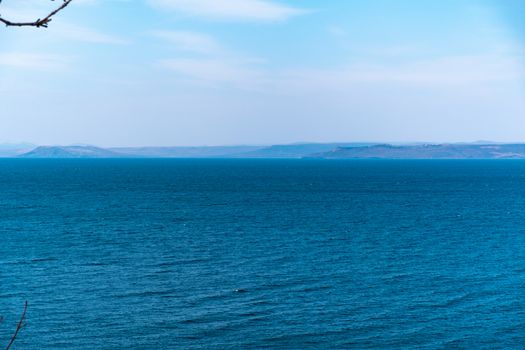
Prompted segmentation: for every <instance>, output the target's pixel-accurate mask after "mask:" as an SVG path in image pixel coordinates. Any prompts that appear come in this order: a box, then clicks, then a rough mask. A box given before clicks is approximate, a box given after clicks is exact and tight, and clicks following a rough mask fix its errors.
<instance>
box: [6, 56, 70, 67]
mask: <svg viewBox="0 0 525 350" xmlns="http://www.w3.org/2000/svg"><path fill="white" fill-rule="evenodd" d="M68 63H69V59H68V58H67V57H64V56H61V55H54V54H40V53H38V54H35V53H20V52H11V53H0V66H8V67H11V68H20V69H34V70H57V69H61V68H64V67H66V66H67V65H68Z"/></svg>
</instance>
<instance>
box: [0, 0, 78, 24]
mask: <svg viewBox="0 0 525 350" xmlns="http://www.w3.org/2000/svg"><path fill="white" fill-rule="evenodd" d="M53 1H54V0H53ZM63 1H64V2H63V3H62V5H60V6H59V7H58V8H57V9H55V10H54V11H52V12H51V13H50V14H49V15H47V16H46V17H44V18H43V19H40V18H39V19H37V20H36V21H34V22H12V21H9V20H7V19H4V18H2V17H1V16H0V23H3V24H5V25H6V26H7V27H37V28H40V27H44V28H47V26H48V25H49V22H51V20H52V18H51V17H53V16H54V15H56V14H57V13H59V12H60V11H62V10H63V9H65V8H66V7H67V5H69V4H70V3H71V1H73V0H63ZM0 2H1V0H0Z"/></svg>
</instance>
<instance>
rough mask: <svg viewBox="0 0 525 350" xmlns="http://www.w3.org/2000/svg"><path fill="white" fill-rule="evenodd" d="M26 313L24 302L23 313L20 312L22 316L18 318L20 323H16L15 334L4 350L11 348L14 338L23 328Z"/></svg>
mask: <svg viewBox="0 0 525 350" xmlns="http://www.w3.org/2000/svg"><path fill="white" fill-rule="evenodd" d="M26 312H27V301H26V303H25V305H24V312H22V316H21V317H20V321H18V325H17V326H16V330H15V333H14V334H13V336H12V337H11V340H10V341H9V344H7V346H6V348H5V350H9V349H10V348H11V346H12V345H13V343H14V342H15V339H16V337H17V336H18V333H19V332H20V330H21V329H22V327H23V326H24V319H25V318H26Z"/></svg>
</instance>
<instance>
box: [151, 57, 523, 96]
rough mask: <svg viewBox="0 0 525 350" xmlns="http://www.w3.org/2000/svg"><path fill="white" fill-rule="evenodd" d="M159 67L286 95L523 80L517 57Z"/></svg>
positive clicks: (220, 61)
mask: <svg viewBox="0 0 525 350" xmlns="http://www.w3.org/2000/svg"><path fill="white" fill-rule="evenodd" d="M159 63H160V66H162V67H164V68H167V69H169V70H171V71H172V72H174V73H176V74H178V75H180V76H184V77H185V78H189V79H191V80H194V81H196V82H206V83H208V84H209V85H221V84H226V85H229V86H232V87H235V88H239V89H249V90H258V91H266V92H277V93H284V94H295V93H299V94H301V93H307V92H316V91H317V92H320V91H324V92H326V91H334V92H337V91H346V90H349V89H354V88H358V87H359V86H364V85H366V86H374V85H377V86H399V87H401V86H412V87H420V88H423V89H424V88H436V87H442V88H446V87H457V88H460V87H461V88H462V89H465V88H468V87H469V86H478V85H487V86H488V85H491V84H495V83H513V82H519V81H521V80H522V79H524V78H525V71H524V70H523V68H522V65H521V62H520V59H519V57H515V56H506V55H471V56H449V57H442V58H435V59H428V60H422V61H412V62H404V63H397V64H396V63H392V64H370V63H366V62H360V63H359V62H358V63H355V62H354V63H352V64H349V65H346V66H340V67H336V68H334V69H302V70H300V69H296V70H289V69H288V70H287V69H284V70H271V69H268V68H267V67H265V66H264V65H261V64H258V65H254V64H253V63H252V62H250V61H242V60H232V59H228V58H220V57H216V58H213V59H166V60H161V61H159Z"/></svg>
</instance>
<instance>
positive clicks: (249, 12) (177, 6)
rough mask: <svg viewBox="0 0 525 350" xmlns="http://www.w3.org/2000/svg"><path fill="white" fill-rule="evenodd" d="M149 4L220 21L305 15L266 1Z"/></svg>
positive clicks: (199, 0)
mask: <svg viewBox="0 0 525 350" xmlns="http://www.w3.org/2000/svg"><path fill="white" fill-rule="evenodd" d="M149 2H150V4H151V5H153V6H155V7H157V8H160V9H165V10H171V11H177V12H180V13H182V14H185V15H190V16H198V17H205V18H212V19H222V20H240V21H259V22H273V21H284V20H287V19H288V18H290V17H293V16H297V15H300V14H303V13H305V12H306V11H305V10H303V9H299V8H295V7H291V6H287V5H284V4H280V3H277V2H273V1H267V0H211V1H210V0H149Z"/></svg>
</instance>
